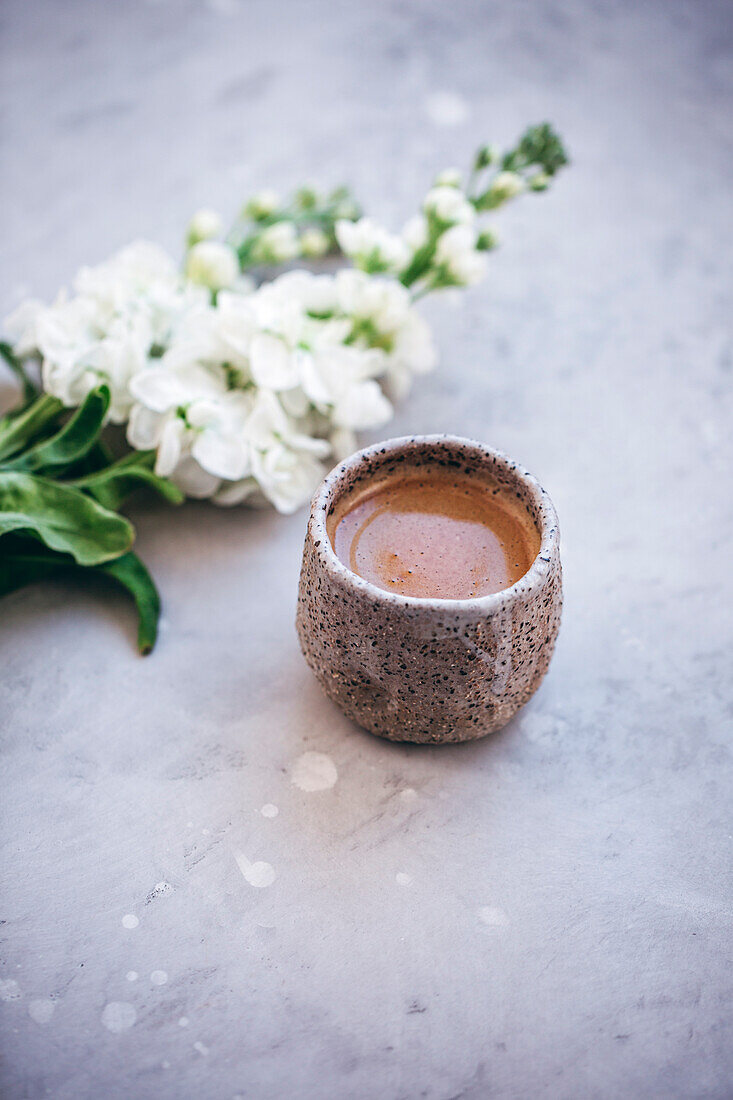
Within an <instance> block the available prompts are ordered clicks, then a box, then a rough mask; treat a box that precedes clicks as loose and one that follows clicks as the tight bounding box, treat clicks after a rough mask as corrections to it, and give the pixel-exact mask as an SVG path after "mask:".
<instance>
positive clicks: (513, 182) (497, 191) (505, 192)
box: [489, 172, 524, 206]
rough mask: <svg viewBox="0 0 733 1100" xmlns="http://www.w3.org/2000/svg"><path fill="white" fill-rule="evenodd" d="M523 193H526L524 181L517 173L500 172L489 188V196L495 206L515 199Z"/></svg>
mask: <svg viewBox="0 0 733 1100" xmlns="http://www.w3.org/2000/svg"><path fill="white" fill-rule="evenodd" d="M522 191H524V180H523V179H522V177H521V176H519V175H517V173H516V172H499V173H498V175H496V176H494V179H493V180H492V181H491V185H490V187H489V195H490V196H491V198H492V200H493V205H494V206H498V205H499V204H500V203H502V202H506V201H507V200H508V199H513V198H514V197H515V195H519V194H521V192H522Z"/></svg>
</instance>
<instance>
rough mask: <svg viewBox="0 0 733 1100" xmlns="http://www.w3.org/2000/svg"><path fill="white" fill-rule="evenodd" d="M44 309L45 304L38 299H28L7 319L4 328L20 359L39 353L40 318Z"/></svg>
mask: <svg viewBox="0 0 733 1100" xmlns="http://www.w3.org/2000/svg"><path fill="white" fill-rule="evenodd" d="M44 309H45V306H44V304H43V302H41V301H39V300H38V299H37V298H28V299H26V301H24V302H21V303H20V305H19V306H17V307H16V308H15V309H14V310H13V312H12V313H10V314H9V315H8V316H7V317H6V318H5V321H4V328H5V331H6V332H7V334H8V336H9V337H10V341H11V343H12V346H13V351H14V353H15V354H16V355H17V356H18V358H20V359H24V358H26V356H29V355H33V354H34V353H36V352H37V350H38V332H37V325H38V318H39V317H40V315H41V313H42V311H43V310H44Z"/></svg>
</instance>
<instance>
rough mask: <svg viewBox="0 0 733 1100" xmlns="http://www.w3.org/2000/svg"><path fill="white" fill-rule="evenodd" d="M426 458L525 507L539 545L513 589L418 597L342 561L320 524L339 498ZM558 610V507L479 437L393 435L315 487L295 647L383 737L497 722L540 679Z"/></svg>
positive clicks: (461, 737)
mask: <svg viewBox="0 0 733 1100" xmlns="http://www.w3.org/2000/svg"><path fill="white" fill-rule="evenodd" d="M422 464H429V465H430V466H431V467H433V466H436V465H439V466H440V465H442V466H445V467H446V468H448V469H451V470H452V471H455V472H457V473H458V472H463V473H466V474H468V475H471V474H474V475H475V474H483V475H484V476H486V475H489V476H490V477H491V478H492V479H493V480H494V481H496V482H497V483H498V484H499V485H500V486H502V487H503V488H504V489H505V490H506V491H508V492H512V493H514V494H515V495H516V496H517V497H518V498H519V500H520V501H521V502H522V504H523V505H524V506H525V508H526V509H527V511H528V513H529V515H530V516H531V518H532V519H533V521H534V523H535V524H536V526H537V528H538V530H539V533H540V549H539V553H538V555H537V558H536V559H535V561H534V563H533V564H532V566H531V567H530V569H529V570H528V572H527V573H526V574H525V575H524V576H523V577H522V578H520V580H519V581H517V583H516V584H514V585H512V587H511V588H507V589H505V590H504V591H502V592H497V593H494V594H493V595H490V596H483V597H479V598H476V599H472V600H432V599H418V598H414V597H406V596H400V595H395V594H393V593H389V592H385V591H383V590H382V589H380V588H377V587H376V586H375V585H372V584H370V583H369V582H368V581H365V580H363V579H362V578H361V577H358V576H356V575H355V574H354V573H352V572H351V570H349V569H347V568H346V566H344V565H343V564H342V563H341V562H340V561H339V560H338V558H337V557H336V555H335V553H334V551H333V548H332V546H331V542H330V539H329V537H328V532H327V529H326V520H327V518H328V516H329V514H330V513H331V512H332V511H333V508H334V506H335V504H336V502H337V501H338V500H339V499H340V498H341V497H342V496H343V495H344V494H345V493H347V492H350V491H351V490H352V489H354V488H359V487H360V486H361V485H362V484H363V483H365V482H367V481H369V480H371V479H372V478H373V477H375V476H377V475H379V476H384V475H389V474H391V473H399V472H400V471H401V470H403V469H405V468H406V467H411V468H412V467H414V466H416V465H417V466H419V465H422ZM561 610H562V567H561V564H560V532H559V527H558V522H557V516H556V514H555V509H554V508H553V506H552V503H551V501H550V499H549V497H548V496H547V493H546V492H545V491H544V490H543V489H542V488H541V486H540V485H539V484H538V482H537V481H536V480H535V479H534V478H533V477H532V476H531V474H529V473H527V471H525V470H523V469H521V468H520V467H518V466H517V464H516V463H514V462H512V461H511V459H509V458H507V457H506V456H505V455H503V454H501V453H500V452H498V451H494V450H492V449H491V448H489V447H486V446H484V445H483V444H480V443H474V442H473V441H470V440H465V439H460V438H458V437H454V436H412V437H407V438H404V439H397V440H389V441H387V442H386V443H380V444H377V445H376V446H374V447H369V448H367V449H366V450H364V451H360V452H359V453H358V454H356V455H354V456H352V457H351V458H350V459H347V460H346V461H345V462H343V463H341V464H340V465H339V466H337V467H335V468H334V470H332V471H331V473H330V474H329V475H328V476H327V478H326V479H325V481H324V482H323V483H322V485H321V487H320V488H319V489H318V490H317V492H316V494H315V496H314V498H313V501H312V504H311V514H310V519H309V522H308V531H307V533H306V539H305V547H304V551H303V564H302V569H301V575H300V589H299V594H298V611H297V618H296V627H297V631H298V636H299V638H300V644H301V648H302V650H303V654H304V656H305V659H306V661H307V662H308V665H309V666H310V668H311V669H312V671H313V672H314V673H315V675H316V677H317V679H318V680H319V682H320V684H321V686H322V687H323V689H324V691H325V692H326V695H328V696H329V698H330V699H332V700H333V701H334V702H335V703H336V704H337V705H338V706H339V707H340V708H341V709H342V710H343V711H344V713H345V714H347V715H348V716H349V717H350V718H352V719H353V720H354V721H355V722H357V723H358V724H359V725H361V726H364V727H366V729H368V730H370V731H371V732H372V733H374V734H377V735H378V736H379V737H385V738H388V739H389V740H392V741H414V742H420V743H427V744H436V743H442V742H454V741H470V740H474V739H476V738H479V737H483V736H485V735H486V734H488V733H492V732H494V731H495V730H498V729H501V727H502V726H504V725H506V723H507V722H508V721H509V720H510V719H511V718H512V716H513V715H514V714H515V713H516V712H517V711H518V710H519V708H520V707H521V706H523V705H524V703H526V702H527V700H528V699H529V698H530V697H531V696H532V695H533V694H534V692H535V691H536V690H537V688H538V687H539V685H540V682H541V681H542V679H543V677H544V675H545V672H546V671H547V668H548V665H549V663H550V658H551V656H552V652H553V649H554V646H555V640H556V637H557V632H558V629H559V626H560V614H561Z"/></svg>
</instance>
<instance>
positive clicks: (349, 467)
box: [309, 433, 560, 614]
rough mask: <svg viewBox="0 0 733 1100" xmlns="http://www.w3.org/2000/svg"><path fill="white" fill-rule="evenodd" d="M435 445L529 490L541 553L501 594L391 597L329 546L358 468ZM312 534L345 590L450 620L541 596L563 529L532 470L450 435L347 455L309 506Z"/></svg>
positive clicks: (387, 443) (386, 443)
mask: <svg viewBox="0 0 733 1100" xmlns="http://www.w3.org/2000/svg"><path fill="white" fill-rule="evenodd" d="M436 445H437V446H441V445H443V446H446V448H447V449H450V450H451V452H452V453H453V454H455V452H456V450H460V451H463V452H464V453H466V452H468V453H469V454H470V455H471V456H472V457H474V458H476V457H478V458H479V459H490V460H491V461H492V462H493V463H494V464H496V465H498V466H500V467H501V468H502V469H503V472H504V473H505V474H506V475H508V476H509V477H510V478H511V479H513V480H515V481H516V482H518V483H520V484H521V485H522V486H523V487H524V488H525V489H526V490H528V495H529V496H530V498H531V500H532V502H533V504H534V505H535V507H536V509H537V517H538V518H537V521H536V523H537V527H538V529H539V535H540V548H539V550H538V552H537V555H536V557H535V559H534V561H533V562H532V564H531V565H530V567H529V569H528V570H527V572H526V573H524V574H523V575H522V576H521V577H520V578H519V580H517V581H515V583H514V584H513V585H510V587H509V588H502V589H501V590H500V591H499V592H492V593H490V594H489V595H487V596H473V597H471V598H470V599H464V600H455V599H444V598H438V597H433V596H404V595H402V594H401V593H398V592H387V591H385V589H383V588H379V586H378V585H376V584H372V583H371V581H367V580H365V579H364V578H363V577H360V576H358V574H356V573H354V572H352V570H351V569H349V568H348V566H346V565H344V563H343V562H342V561H341V559H340V558H338V557H337V556H336V552H335V550H334V549H333V546H332V545H331V539H330V537H329V534H328V530H327V526H326V520H327V517H328V513H329V509H330V508H331V506H332V505H333V504H335V503H336V502H337V501H338V499H339V498H340V496H341V494H342V493H343V492H345V491H347V489H348V488H349V486H348V484H347V483H348V481H349V478H350V475H352V474H354V473H356V472H358V470H359V468H360V467H362V466H364V465H366V464H367V463H368V462H369V461H370V460H372V459H377V460H379V459H382V458H385V459H386V458H388V457H393V456H395V455H399V454H400V453H405V452H407V453H409V452H410V451H414V450H415V448H425V449H428V448H434V447H435V446H436ZM309 528H310V532H311V537H312V542H313V545H314V546H315V549H316V551H317V553H318V555H319V557H320V559H321V563H322V565H324V566H325V568H327V569H328V571H329V572H330V573H331V574H332V575H333V576H334V577H337V578H338V579H339V580H340V581H341V582H342V583H343V584H344V585H345V586H346V587H349V588H351V589H356V590H358V591H359V592H360V593H363V595H364V596H366V597H368V598H369V599H371V600H372V601H374V602H376V603H380V604H389V605H390V606H392V607H402V608H404V609H405V610H408V609H414V610H415V611H419V610H423V611H426V610H428V611H435V612H443V613H446V614H447V613H452V612H459V613H460V612H468V613H479V614H489V613H492V612H496V611H498V610H500V609H501V608H503V607H506V606H507V605H509V604H511V603H513V602H514V601H515V600H517V599H519V598H520V597H524V598H526V597H527V596H531V595H533V594H535V593H537V592H539V591H540V590H541V589H542V588H543V586H544V584H545V581H546V579H547V575H548V573H549V571H550V568H551V563H552V559H553V554H555V553H557V551H558V549H559V543H560V528H559V525H558V519H557V513H556V511H555V507H554V505H553V503H552V501H551V500H550V497H549V496H548V494H547V492H546V491H545V489H543V488H542V486H541V485H540V483H539V482H538V481H537V479H536V478H535V477H534V476H533V475H532V474H530V472H529V471H528V470H526V469H524V467H522V466H520V465H519V464H518V463H517V462H515V461H514V460H513V459H511V458H510V457H509V456H508V455H507V454H505V453H504V452H503V451H498V450H496V449H495V448H493V447H489V446H488V444H486V443H480V442H479V441H478V440H475V439H467V438H465V437H464V436H459V435H451V434H448V433H445V434H444V433H436V434H432V435H404V436H399V437H396V438H394V439H387V440H383V441H382V442H380V443H373V444H371V445H370V446H368V447H363V448H362V449H361V450H360V451H355V452H354V454H352V455H349V457H348V458H346V459H344V460H343V461H342V462H339V463H338V464H337V465H336V466H334V467H333V469H332V470H331V471H330V472H329V473H328V474H327V475H326V477H325V478H324V479H323V481H322V482H321V484H320V486H319V487H318V489H317V490H316V492H315V494H314V496H313V499H312V501H311V513H310V520H309Z"/></svg>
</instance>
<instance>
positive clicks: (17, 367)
mask: <svg viewBox="0 0 733 1100" xmlns="http://www.w3.org/2000/svg"><path fill="white" fill-rule="evenodd" d="M0 355H1V356H2V357H3V359H4V360H5V362H6V363H7V364H8V366H9V367H10V369H11V371H12V372H13V374H14V375H15V376H16V378H17V379H18V381H19V382H20V384H21V386H22V387H23V405H24V406H25V405H30V403H31V401H33V400H34V399H35V398H36V397H37V396H38V386H37V385H36V383H35V382H34V381H33V379H32V378H31V377H30V375H29V374H28V373H27V371H26V369H25V366H24V364H23V361H22V360H21V359H19V358H18V356H17V355H16V354H15V352H14V351H13V349H12V347H11V346H10V344H8V343H6V341H5V340H0Z"/></svg>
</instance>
